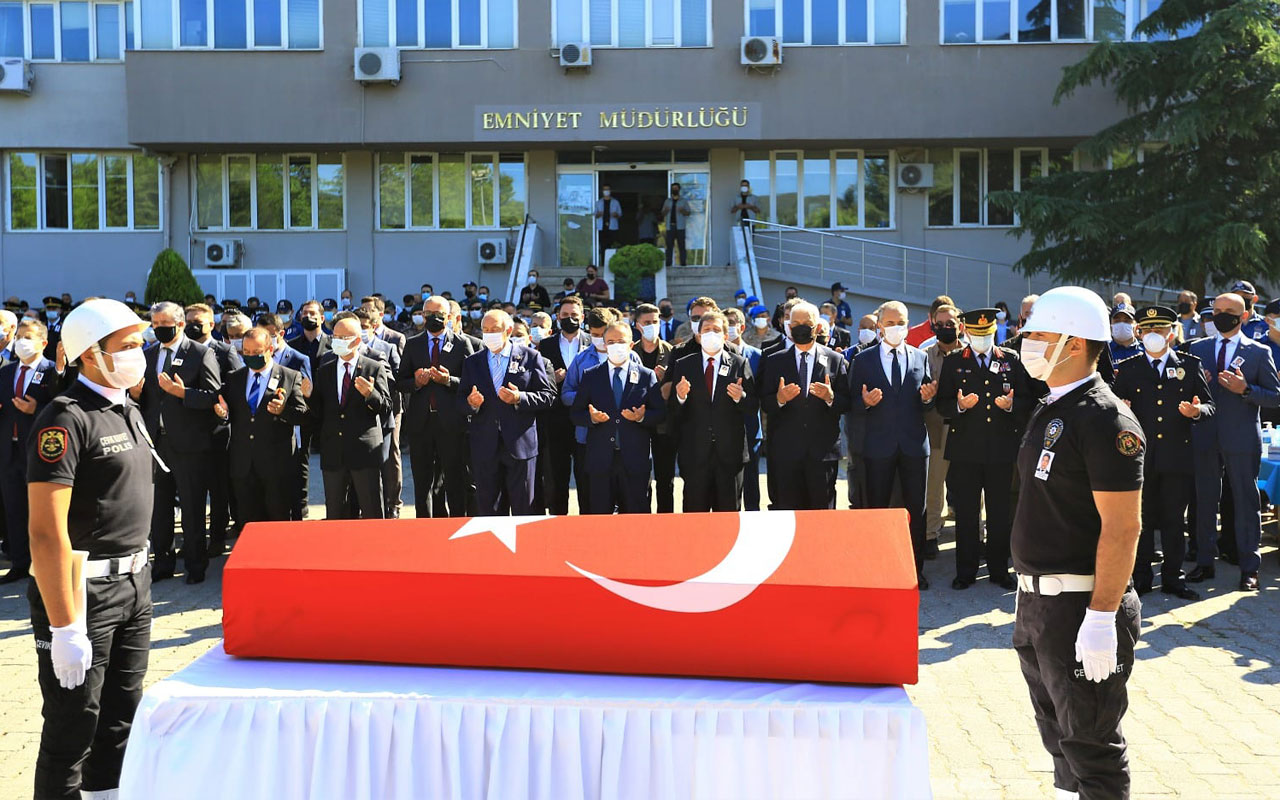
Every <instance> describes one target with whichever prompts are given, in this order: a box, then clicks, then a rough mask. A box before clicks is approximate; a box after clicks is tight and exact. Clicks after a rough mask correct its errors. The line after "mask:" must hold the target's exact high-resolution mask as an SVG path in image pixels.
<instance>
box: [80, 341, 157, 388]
mask: <svg viewBox="0 0 1280 800" xmlns="http://www.w3.org/2000/svg"><path fill="white" fill-rule="evenodd" d="M93 361H94V363H95V364H97V366H98V369H100V370H102V377H103V378H104V379H106V381H107V383H109V384H111V385H112V386H114V387H115V388H117V389H130V388H132V387H134V386H137V385H138V381H140V380H142V376H143V375H145V374H146V372H147V357H146V356H145V355H143V353H142V348H141V347H135V348H134V349H132V350H121V351H120V352H118V353H112V354H111V362H112V363H113V364H114V365H115V369H114V370H111V371H110V372H108V371H107V366H106V364H105V363H103V360H102V351H101V350H99V349H98V348H97V346H96V345H95V346H94V348H93Z"/></svg>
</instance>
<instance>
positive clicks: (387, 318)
mask: <svg viewBox="0 0 1280 800" xmlns="http://www.w3.org/2000/svg"><path fill="white" fill-rule="evenodd" d="M393 319H395V315H394V314H383V315H382V321H383V322H391V321H392V320H393Z"/></svg>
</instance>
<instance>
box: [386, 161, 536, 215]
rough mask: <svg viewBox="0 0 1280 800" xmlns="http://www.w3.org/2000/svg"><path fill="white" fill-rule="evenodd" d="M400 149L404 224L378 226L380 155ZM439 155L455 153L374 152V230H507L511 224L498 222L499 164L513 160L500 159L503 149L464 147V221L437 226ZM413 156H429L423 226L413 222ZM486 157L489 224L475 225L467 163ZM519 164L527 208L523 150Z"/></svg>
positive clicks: (499, 206) (500, 181)
mask: <svg viewBox="0 0 1280 800" xmlns="http://www.w3.org/2000/svg"><path fill="white" fill-rule="evenodd" d="M389 152H390V153H395V152H400V153H401V154H402V155H403V157H404V158H403V161H402V162H401V166H402V167H403V168H404V227H401V228H384V227H383V226H382V184H381V180H382V177H381V176H382V157H383V156H384V155H387V154H388V153H389ZM514 154H515V153H514V151H509V152H507V155H514ZM441 155H458V153H457V152H456V151H450V150H444V151H441V150H404V151H395V150H391V151H378V152H376V153H375V154H374V159H373V196H374V204H373V205H374V208H373V220H374V228H373V230H374V232H375V233H413V232H417V233H422V232H425V231H430V232H441V231H505V230H511V229H512V226H508V225H503V224H502V165H503V164H504V163H506V164H514V163H516V162H515V161H505V162H504V161H503V160H502V156H503V152H502V151H501V150H475V151H471V150H467V151H464V152H463V153H462V156H463V162H462V163H463V171H464V173H465V175H466V179H467V187H466V192H465V196H464V197H463V204H464V206H465V211H466V215H465V218H466V222H465V224H464V225H463V226H462V227H461V228H442V227H440V156H441ZM414 156H429V157H430V158H431V225H430V227H426V226H423V225H414V224H413V216H414V215H413V205H412V203H413V177H412V170H411V164H412V158H413V157H414ZM476 156H481V157H487V158H485V159H484V160H485V161H487V163H489V164H491V165H492V166H493V223H494V224H493V225H476V224H474V222H473V221H472V218H471V209H472V197H471V186H472V182H473V179H472V174H471V162H472V159H473V157H476ZM520 156H521V158H520V162H519V163H520V164H521V166H522V168H523V169H524V175H525V180H524V187H525V194H524V197H523V198H522V201H523V203H524V207H525V211H526V213H527V212H528V208H529V191H528V189H529V153H528V152H527V151H525V152H522V153H520Z"/></svg>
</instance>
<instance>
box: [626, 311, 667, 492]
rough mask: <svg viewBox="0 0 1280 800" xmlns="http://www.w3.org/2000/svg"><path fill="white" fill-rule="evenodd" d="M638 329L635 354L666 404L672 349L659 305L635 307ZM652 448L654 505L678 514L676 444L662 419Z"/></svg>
mask: <svg viewBox="0 0 1280 800" xmlns="http://www.w3.org/2000/svg"><path fill="white" fill-rule="evenodd" d="M668 304H669V303H668ZM636 329H637V330H639V331H640V338H639V339H638V340H637V341H636V344H635V346H634V352H635V354H636V356H638V357H639V358H640V363H641V364H644V365H645V366H646V367H648V368H649V369H651V370H653V374H654V375H655V376H656V377H657V378H658V383H660V384H661V389H662V400H663V402H664V403H666V402H667V401H668V400H669V399H670V397H671V384H670V383H669V382H667V381H666V380H664V378H665V377H666V374H667V370H668V369H670V368H671V351H672V349H673V348H672V346H671V343H670V342H669V341H667V340H666V339H663V338H662V315H661V312H660V311H659V310H658V308H657V307H656V306H653V305H650V304H649V303H642V304H641V305H640V306H638V307H637V308H636ZM652 447H653V499H654V501H655V502H654V505H656V507H657V508H656V510H657V512H658V513H659V514H670V513H672V512H673V511H675V482H676V442H675V439H673V438H672V436H671V428H670V423H669V422H668V421H666V420H663V421H662V422H660V423H659V424H658V426H657V427H656V428H654V431H653V444H652Z"/></svg>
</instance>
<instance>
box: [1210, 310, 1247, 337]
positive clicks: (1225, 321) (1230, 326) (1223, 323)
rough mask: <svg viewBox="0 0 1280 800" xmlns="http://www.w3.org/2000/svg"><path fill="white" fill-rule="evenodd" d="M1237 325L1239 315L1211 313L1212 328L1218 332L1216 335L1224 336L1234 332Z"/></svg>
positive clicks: (1227, 312) (1228, 312)
mask: <svg viewBox="0 0 1280 800" xmlns="http://www.w3.org/2000/svg"><path fill="white" fill-rule="evenodd" d="M1239 325H1240V315H1239V314H1232V313H1231V312H1230V311H1215V312H1213V327H1214V328H1216V329H1217V330H1218V333H1220V334H1222V335H1224V336H1225V335H1227V334H1229V333H1231V332H1232V331H1234V330H1235V329H1236V328H1237V327H1239Z"/></svg>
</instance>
